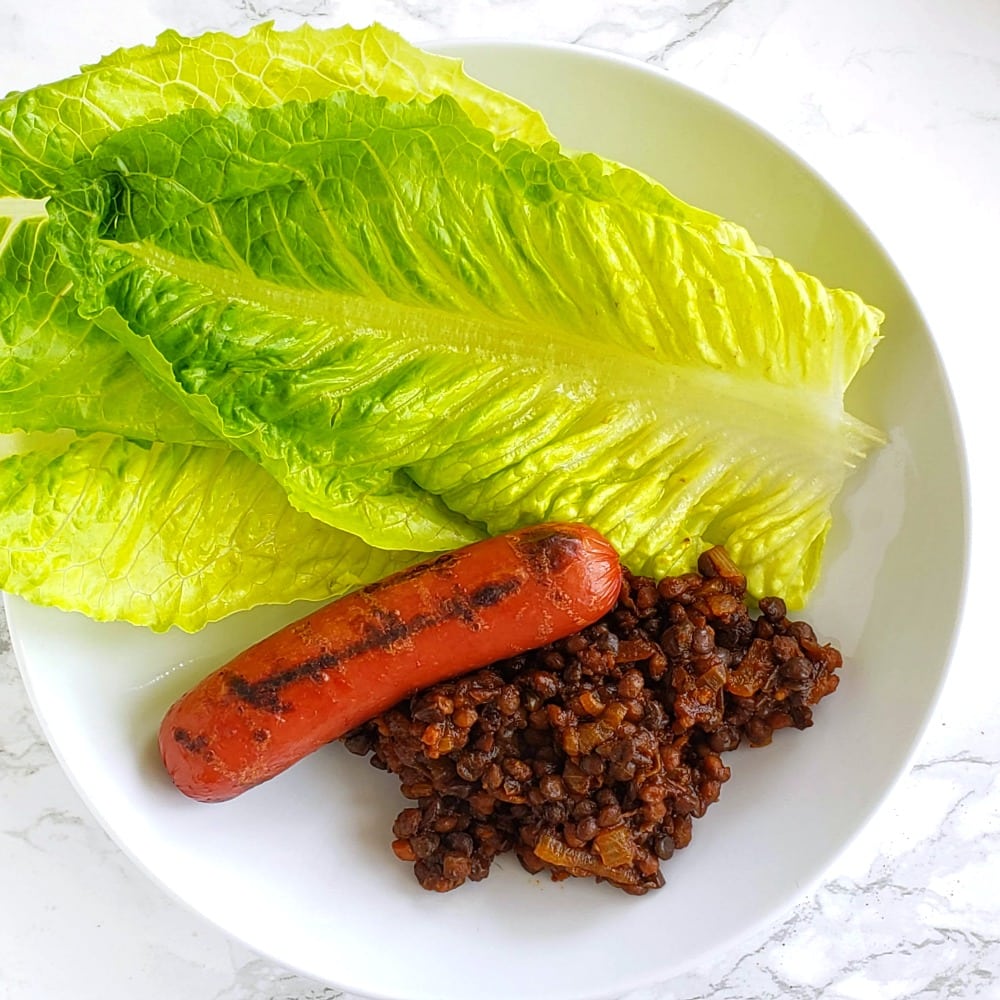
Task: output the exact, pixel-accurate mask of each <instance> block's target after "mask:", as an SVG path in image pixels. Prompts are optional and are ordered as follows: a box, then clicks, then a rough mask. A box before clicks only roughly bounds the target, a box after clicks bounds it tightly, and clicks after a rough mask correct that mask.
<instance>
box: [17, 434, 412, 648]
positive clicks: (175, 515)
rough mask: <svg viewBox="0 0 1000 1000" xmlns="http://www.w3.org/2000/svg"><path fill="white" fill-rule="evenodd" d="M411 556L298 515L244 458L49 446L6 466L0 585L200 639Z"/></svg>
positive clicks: (113, 441) (153, 448) (108, 438)
mask: <svg viewBox="0 0 1000 1000" xmlns="http://www.w3.org/2000/svg"><path fill="white" fill-rule="evenodd" d="M416 559H417V557H416V556H415V555H414V554H413V553H409V552H400V551H397V552H385V551H380V550H376V549H372V548H370V547H369V546H367V545H365V543H364V542H362V541H361V539H359V538H357V537H356V536H354V535H348V534H345V533H344V532H341V531H337V530H336V529H335V528H331V527H329V526H328V525H325V524H321V523H320V522H318V521H316V520H314V519H313V518H311V517H309V516H308V515H307V514H302V513H300V512H299V511H296V510H293V509H292V508H291V507H290V506H289V504H288V501H287V499H286V497H285V494H284V492H283V491H282V489H281V488H280V487H279V486H278V485H277V483H275V482H274V480H273V479H272V478H271V477H270V476H268V475H267V473H266V472H264V471H263V470H262V469H261V468H260V466H258V465H257V464H256V463H254V462H252V461H251V460H250V459H248V458H246V457H245V456H244V455H242V454H241V453H240V452H237V451H234V450H230V449H222V448H203V447H198V446H196V445H179V444H166V443H154V444H139V443H136V442H131V441H127V440H125V439H123V438H120V437H115V436H112V435H107V434H96V435H90V436H88V437H83V438H69V439H67V438H66V437H65V436H55V437H52V438H46V440H45V441H44V442H43V443H41V444H38V445H36V446H35V447H33V448H31V449H30V450H27V451H16V452H15V453H14V454H11V455H8V456H7V457H6V458H3V459H2V460H0V587H2V588H3V589H6V590H10V591H13V592H15V593H18V594H20V595H21V596H23V597H25V598H27V599H28V600H31V601H34V602H35V603H38V604H45V605H51V606H55V607H59V608H63V609H65V610H70V611H82V612H83V613H84V614H87V615H90V616H91V617H92V618H96V619H98V620H101V621H107V620H124V621H129V622H132V623H133V624H137V625H146V626H149V627H150V628H151V629H154V630H156V631H162V630H165V629H166V628H168V627H170V626H172V625H176V626H178V627H179V628H182V629H186V630H188V631H195V630H197V629H199V628H201V627H202V626H203V625H205V624H206V623H208V622H210V621H214V620H215V619H218V618H222V617H223V616H225V615H228V614H231V613H233V612H235V611H241V610H243V609H245V608H251V607H254V606H256V605H258V604H287V603H290V602H292V601H296V600H325V599H330V598H333V597H336V596H339V595H340V594H342V593H345V592H346V591H348V590H352V589H354V588H355V587H357V586H359V585H361V584H364V583H370V582H372V581H374V580H378V579H380V578H381V577H383V576H385V575H387V574H388V573H391V572H393V571H395V570H397V569H401V568H403V567H404V566H407V565H410V564H412V563H413V562H414V561H416Z"/></svg>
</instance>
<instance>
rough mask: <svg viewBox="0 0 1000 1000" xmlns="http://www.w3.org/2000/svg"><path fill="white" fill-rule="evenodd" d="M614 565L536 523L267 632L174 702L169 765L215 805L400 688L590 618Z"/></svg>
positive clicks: (561, 527) (586, 538)
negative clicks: (272, 631) (265, 636)
mask: <svg viewBox="0 0 1000 1000" xmlns="http://www.w3.org/2000/svg"><path fill="white" fill-rule="evenodd" d="M621 578H622V570H621V566H620V564H619V561H618V557H617V555H616V553H615V552H614V550H613V549H612V547H611V546H610V544H609V543H608V542H607V541H606V540H605V539H604V538H602V537H601V536H600V535H599V534H597V533H596V532H595V531H593V530H591V529H590V528H587V527H585V526H583V525H575V524H556V525H540V526H536V527H532V528H526V529H522V530H521V531H517V532H512V533H511V534H508V535H501V536H498V537H496V538H491V539H487V540H485V541H483V542H477V543H475V544H474V545H470V546H467V547H466V548H464V549H459V550H457V551H456V552H450V553H447V554H445V555H443V556H439V557H437V558H435V559H432V560H430V561H428V562H426V563H422V564H420V565H419V566H415V567H412V568H410V569H408V570H404V571H403V572H401V573H397V574H395V575H394V576H391V577H389V578H387V579H386V580H383V581H380V582H379V583H376V584H372V585H371V586H368V587H365V588H363V589H361V590H359V591H357V592H355V593H354V594H351V595H349V596H347V597H345V598H341V599H340V600H338V601H334V602H333V603H332V604H329V605H327V606H326V607H325V608H323V609H321V610H319V611H317V612H314V613H313V614H310V615H307V616H306V617H305V618H302V619H300V620H299V621H297V622H295V623H293V624H292V625H289V626H287V627H286V628H284V629H282V630H280V631H279V632H276V633H274V634H273V635H271V636H269V637H267V638H266V639H263V640H262V641H261V642H259V643H257V644H256V645H255V646H252V647H251V648H250V649H248V650H246V651H244V652H243V653H241V654H240V655H239V656H237V657H235V658H234V659H233V660H231V661H230V662H229V663H227V664H226V665H225V666H223V667H221V668H220V669H219V670H217V671H216V672H215V673H213V674H211V675H210V676H209V677H207V678H205V680H203V681H202V682H201V683H200V684H199V685H198V686H197V687H195V688H194V689H193V690H191V691H189V692H188V693H187V694H186V695H184V696H183V697H182V698H181V699H179V700H178V701H177V702H176V703H175V704H174V705H173V706H172V707H171V709H170V710H169V712H168V713H167V715H166V717H165V718H164V720H163V723H162V725H161V727H160V734H159V743H160V752H161V755H162V757H163V761H164V764H165V765H166V767H167V770H168V772H169V773H170V776H171V778H172V779H173V781H174V783H175V784H176V785H177V787H178V788H179V789H180V790H181V791H182V792H184V793H185V794H187V795H189V796H191V797H192V798H196V799H200V800H202V801H222V800H225V799H229V798H232V797H233V796H235V795H238V794H239V793H240V792H242V791H245V790H246V789H247V788H251V787H253V786H254V785H257V784H260V782H262V781H265V780H267V779H268V778H271V777H273V776H274V775H276V774H278V773H280V772H281V771H283V770H285V769H286V768H288V767H289V766H291V765H292V764H293V763H295V762H296V761H297V760H300V759H301V758H302V757H305V756H306V755H307V754H309V753H311V752H312V751H313V750H316V749H317V748H319V747H320V746H322V745H324V744H325V743H328V742H330V741H331V740H334V739H337V738H338V737H340V736H343V735H344V734H345V733H347V732H349V731H350V730H351V729H353V728H355V727H356V726H358V725H360V724H361V723H362V722H364V721H366V720H367V719H370V718H372V717H373V716H375V715H378V714H379V713H380V712H383V711H385V710H386V709H388V708H389V707H391V706H392V705H394V704H396V702H398V701H400V700H401V699H402V698H404V697H406V696H407V695H410V694H412V693H413V692H415V691H417V690H419V689H420V688H423V687H427V686H429V685H431V684H434V683H437V682H438V681H441V680H446V679H448V678H450V677H456V676H458V675H459V674H463V673H467V672H468V671H470V670H475V669H477V668H479V667H482V666H486V665H487V664H489V663H493V662H495V661H496V660H499V659H503V658H506V657H509V656H514V655H517V654H518V653H521V652H523V651H525V650H527V649H534V648H537V647H539V646H544V645H545V644H547V643H549V642H552V641H554V640H556V639H559V638H563V637H565V636H568V635H571V634H572V633H573V632H576V631H578V630H579V629H581V628H583V627H585V626H586V625H589V624H592V623H593V622H595V621H597V619H599V618H600V617H601V616H602V615H604V614H605V613H606V612H607V611H608V610H609V609H610V608H611V607H612V606H613V605H614V603H615V600H616V599H617V596H618V592H619V590H620V587H621Z"/></svg>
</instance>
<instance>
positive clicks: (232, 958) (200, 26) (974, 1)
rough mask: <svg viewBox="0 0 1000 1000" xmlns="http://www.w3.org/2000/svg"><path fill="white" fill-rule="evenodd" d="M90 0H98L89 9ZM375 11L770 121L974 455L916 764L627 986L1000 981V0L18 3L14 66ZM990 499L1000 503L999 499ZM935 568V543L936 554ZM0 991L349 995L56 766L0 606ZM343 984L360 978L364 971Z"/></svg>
mask: <svg viewBox="0 0 1000 1000" xmlns="http://www.w3.org/2000/svg"><path fill="white" fill-rule="evenodd" d="M84 9H86V10H87V12H86V14H84V13H82V12H81V11H83V10H84ZM269 17H275V18H277V20H278V21H279V24H281V25H285V26H290V25H294V24H296V23H299V22H300V21H301V20H302V19H309V20H312V21H314V22H315V23H325V24H329V25H332V24H337V23H342V22H347V21H350V22H353V23H355V24H364V23H367V22H368V21H370V20H372V19H378V20H381V21H383V22H384V23H386V24H388V25H389V26H391V27H393V28H396V29H397V30H399V31H400V32H402V33H403V34H404V35H406V36H407V37H409V38H410V39H411V40H412V41H415V42H418V43H419V42H421V41H430V40H433V39H436V38H443V37H468V36H483V37H487V36H490V37H516V38H542V39H551V40H558V41H564V42H574V43H580V44H585V45H589V46H593V47H597V48H602V49H608V50H612V51H615V52H620V53H624V54H626V55H630V56H633V57H637V58H639V59H642V60H646V61H648V62H650V63H652V64H654V65H657V66H660V67H662V68H664V69H666V70H667V71H668V72H669V73H670V74H671V75H673V76H674V77H675V78H676V79H678V80H680V81H682V82H684V83H687V84H690V85H693V86H694V87H696V88H699V89H701V90H702V91H704V92H706V93H708V94H710V95H711V96H713V97H715V98H718V99H720V100H721V101H723V102H725V103H727V104H728V105H730V106H731V107H733V108H735V109H737V110H739V111H741V112H743V113H744V114H745V115H747V116H748V117H750V118H751V119H753V120H754V121H756V122H757V123H758V124H760V125H762V126H763V127H765V128H766V129H768V130H769V131H771V132H772V133H773V134H774V135H776V136H777V137H778V138H780V139H781V140H783V141H784V142H785V143H786V144H787V145H789V146H790V147H791V148H793V149H794V150H795V151H796V152H797V153H799V154H800V155H801V156H802V157H804V158H805V159H806V160H807V161H808V162H810V163H811V164H812V165H813V166H814V167H816V168H817V169H818V170H819V172H820V173H821V174H823V175H824V176H825V177H826V179H827V180H828V181H830V182H831V183H832V185H833V186H834V187H835V188H836V189H837V190H839V192H840V193H841V194H842V195H843V196H844V197H845V198H846V199H847V201H848V202H849V203H851V204H852V206H853V207H854V208H855V209H856V210H857V211H858V212H859V214H860V215H861V216H862V217H863V218H864V219H865V220H866V221H867V223H868V224H869V226H870V227H871V229H872V230H873V232H874V233H875V235H876V236H877V237H878V238H879V240H880V241H881V242H882V243H883V245H884V246H885V247H886V248H887V250H888V251H889V253H890V255H891V256H892V257H893V258H894V260H895V261H896V263H897V265H898V267H899V268H900V270H901V272H902V273H903V275H904V276H905V278H906V279H907V281H908V283H909V284H910V286H911V288H912V290H913V292H914V294H915V296H916V298H917V300H918V302H919V303H920V305H921V307H922V309H923V310H924V313H925V315H926V317H927V319H928V321H929V325H930V328H931V329H932V330H933V331H934V332H935V336H936V339H937V344H938V348H939V351H940V353H941V356H942V358H943V361H944V364H945V367H946V369H947V371H948V374H949V378H950V380H951V383H952V386H953V389H954V392H955V396H956V399H957V402H958V406H959V410H960V415H961V419H962V422H963V427H964V433H965V437H966V446H967V448H968V451H969V455H970V467H971V471H970V479H971V487H972V495H973V498H974V505H973V529H974V536H973V555H972V563H971V572H970V578H969V589H968V597H967V602H966V612H965V616H964V621H963V623H962V628H961V631H960V634H959V638H958V642H957V646H956V649H955V654H954V658H953V664H952V669H951V673H950V676H949V679H948V683H947V685H946V687H945V690H944V693H943V696H942V698H941V700H940V702H939V704H938V706H937V709H936V711H935V713H934V716H933V718H932V720H931V723H930V725H929V727H928V729H927V731H926V734H925V736H924V738H923V740H922V742H921V745H920V747H919V750H918V752H917V755H916V757H915V760H914V762H913V765H912V767H911V769H910V770H909V772H908V773H907V774H906V775H904V776H903V777H902V779H901V780H900V782H899V783H898V784H897V786H896V787H895V789H894V790H893V792H892V793H891V795H890V796H889V798H888V800H887V801H886V803H885V805H884V807H883V808H882V809H881V811H880V812H879V813H878V815H877V816H876V818H875V819H874V820H873V821H872V822H871V823H870V824H869V826H868V827H867V828H866V829H865V830H864V831H863V832H862V833H861V835H860V836H859V837H858V838H857V839H856V840H855V841H854V843H853V844H852V845H851V846H850V847H849V849H847V850H846V852H845V853H844V854H843V855H842V856H841V857H840V858H839V859H838V860H837V862H836V863H835V865H834V866H833V867H832V868H831V869H830V870H829V872H828V873H827V875H826V877H825V879H824V880H823V881H822V883H821V884H820V885H819V887H818V888H816V889H815V891H813V892H812V893H811V894H810V895H808V896H807V897H806V898H803V899H802V900H801V901H800V902H799V903H798V904H797V905H796V906H794V908H793V909H791V910H790V911H789V912H787V913H786V914H785V915H784V916H783V917H782V918H781V919H779V920H778V922H776V923H775V924H773V925H772V926H769V927H766V928H764V929H762V930H760V931H758V932H757V933H755V934H754V935H753V936H751V937H749V938H748V939H746V940H744V941H743V942H742V943H741V944H740V945H739V946H738V947H735V948H733V949H732V950H729V951H727V952H725V953H723V954H720V955H717V956H716V957H715V959H714V960H713V961H712V962H711V964H706V965H705V966H703V967H699V968H696V969H693V970H691V971H690V972H688V973H687V974H685V975H683V976H682V977H680V978H678V979H675V980H672V981H670V982H667V983H663V984H660V985H659V986H657V987H655V988H652V987H651V988H648V989H646V990H643V991H641V992H639V993H633V994H631V995H630V1000H680V998H685V1000H687V998H692V1000H693V998H696V997H709V996H711V997H714V998H716V1000H749V998H758V1000H763V998H772V997H797V998H801V1000H805V998H820V997H822V998H824V1000H897V998H900V1000H901V998H927V1000H930V998H937V997H946V996H947V997H959V998H967V997H1000V860H998V858H1000V770H998V764H1000V730H998V728H997V722H996V719H997V718H998V716H1000V670H998V669H997V666H996V663H995V658H996V654H995V648H996V639H995V636H994V634H993V631H992V627H993V623H994V621H995V619H996V614H995V612H994V613H990V612H989V611H988V610H987V608H986V602H987V597H988V595H990V594H991V593H992V588H993V587H995V586H996V580H995V571H994V570H993V566H994V563H995V560H996V559H997V558H998V557H1000V546H998V544H997V530H996V527H995V517H996V515H995V511H996V510H997V509H1000V495H998V492H997V486H996V480H995V478H993V477H991V476H990V472H991V469H992V466H993V464H994V462H995V456H996V432H997V428H998V426H1000V423H998V414H997V407H996V405H995V401H996V398H997V392H996V391H995V388H994V387H993V385H992V380H993V379H994V377H995V373H996V372H997V370H998V365H997V362H998V360H1000V359H998V351H997V341H998V335H1000V321H998V319H997V317H998V310H997V308H996V305H995V302H994V301H993V297H994V295H995V291H996V288H997V271H998V266H1000V251H998V249H997V247H998V237H997V234H998V232H1000V190H998V184H997V178H998V177H1000V3H998V0H950V2H948V3H940V2H939V0H711V2H709V0H675V2H672V3H654V2H649V0H630V2H614V0H578V2H577V3H574V4H573V5H564V4H561V3H532V2H528V0H466V2H464V3H462V4H447V3H440V2H439V0H376V2H368V3H360V2H344V3H336V2H332V0H331V2H326V0H282V2H281V3H272V2H268V0H198V2H197V3H195V2H192V0H133V2H126V0H115V2H110V0H109V2H105V3H101V4H96V5H88V7H87V8H81V7H80V6H79V5H77V4H75V3H70V2H69V0H33V2H31V3H27V2H24V0H7V2H5V3H3V4H2V5H0V91H7V90H10V89H15V88H16V89H20V88H24V87H28V86H31V85H33V84H35V83H38V82H41V81H43V80H48V79H54V78H56V77H57V76H60V75H64V74H66V73H69V72H72V71H73V70H74V69H75V68H76V67H77V66H78V65H79V64H80V63H81V62H89V61H92V60H93V59H95V58H96V57H97V56H99V55H101V54H103V53H105V52H108V51H110V50H111V49H113V48H115V47H117V46H119V45H124V44H133V43H137V42H140V41H148V40H151V39H152V37H153V35H154V34H155V33H156V32H158V31H159V30H162V29H163V28H165V27H168V26H169V27H175V28H177V29H178V30H180V31H181V32H184V33H188V34H193V33H197V32H199V31H202V30H206V29H209V28H225V29H231V30H243V29H245V28H246V27H247V26H249V25H250V24H252V23H255V22H257V21H259V20H264V19H267V18H269ZM991 519H992V520H991ZM928 572H932V568H930V567H929V568H928ZM0 898H2V900H3V903H2V905H0V996H2V997H3V998H4V1000H38V998H40V997H45V998H48V1000H62V998H67V1000H68V998H71V997H72V998H73V1000H98V998H100V1000H124V998H131V997H134V996H137V995H141V996H143V997H144V998H146V1000H175V998H177V997H186V998H188V1000H210V998H214V1000H282V998H288V1000H292V998H295V1000H331V998H333V997H337V996H341V995H343V994H340V993H338V991H336V990H334V989H331V988H328V987H326V986H324V985H322V984H319V983H315V982H312V981H309V980H306V979H303V978H302V977H300V976H298V975H295V974H294V973H292V972H290V971H288V970H286V969H283V968H282V967H280V966H278V965H276V964H274V963H272V962H271V961H268V960H265V959H263V958H261V957H259V956H257V955H255V954H253V953H251V952H250V951H248V950H247V949H246V948H245V947H243V946H242V945H241V944H238V943H236V942H235V941H233V940H230V939H229V938H228V937H227V936H226V935H225V934H223V933H222V932H220V931H219V930H218V929H216V928H215V927H213V926H211V925H209V924H207V923H206V922H205V921H203V920H202V919H201V918H199V917H198V916H196V915H194V914H192V913H191V912H190V911H189V910H187V909H186V908H185V907H184V906H182V905H181V904H179V903H177V902H175V901H174V900H172V899H171V898H168V897H167V896H166V895H165V894H164V893H163V892H162V891H161V890H160V889H159V888H158V887H157V886H155V885H154V884H152V883H151V882H150V881H148V880H147V878H146V876H145V875H144V874H143V873H142V872H140V871H139V870H138V869H137V868H136V867H134V865H133V864H132V862H131V861H130V860H129V859H128V858H127V857H126V856H125V855H124V854H122V853H121V852H120V851H119V850H118V848H117V847H115V846H114V844H113V843H112V841H111V840H110V839H109V838H108V836H107V835H106V834H105V833H104V831H103V830H102V829H101V827H100V826H99V825H98V824H97V822H96V821H95V820H94V819H93V818H92V817H91V816H90V815H89V813H88V812H87V809H86V807H85V805H84V804H83V802H82V801H81V799H80V798H79V797H78V795H77V794H76V792H75V791H74V790H73V788H72V787H71V785H70V784H69V782H68V780H67V779H66V778H65V776H64V775H63V773H62V771H61V770H60V768H59V766H58V765H57V763H56V761H55V759H54V758H53V755H52V753H51V751H50V750H49V748H48V745H47V743H46V741H45V739H44V737H43V735H42V733H41V730H40V727H39V724H38V722H37V720H36V719H35V717H34V714H33V712H32V709H31V707H30V705H29V703H28V700H27V697H26V694H25V691H24V688H23V686H22V684H21V680H20V677H19V674H18V670H17V667H16V664H15V662H14V657H13V654H12V651H11V646H10V641H9V637H8V635H7V631H6V626H5V624H4V623H3V622H2V619H0ZM344 996H346V995H344Z"/></svg>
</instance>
